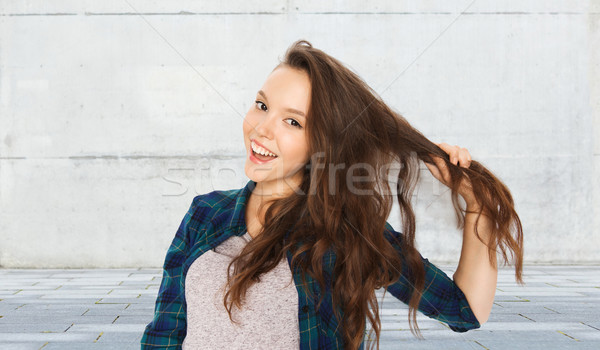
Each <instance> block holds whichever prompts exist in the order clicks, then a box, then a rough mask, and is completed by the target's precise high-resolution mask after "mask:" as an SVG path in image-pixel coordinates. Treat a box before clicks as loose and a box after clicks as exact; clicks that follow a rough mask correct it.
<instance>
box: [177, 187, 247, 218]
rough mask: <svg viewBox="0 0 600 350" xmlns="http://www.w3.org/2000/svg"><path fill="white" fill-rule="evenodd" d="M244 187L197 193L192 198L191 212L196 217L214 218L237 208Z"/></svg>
mask: <svg viewBox="0 0 600 350" xmlns="http://www.w3.org/2000/svg"><path fill="white" fill-rule="evenodd" d="M242 190H243V188H237V189H231V190H215V191H212V192H208V193H204V194H200V195H197V196H196V197H194V199H193V200H192V204H191V207H190V210H189V212H190V214H191V215H192V216H193V217H194V218H195V219H196V220H199V219H203V220H206V219H212V218H213V217H215V216H216V215H218V214H220V213H223V212H225V211H231V210H233V209H235V207H236V203H238V202H240V201H239V197H240V195H241V192H242Z"/></svg>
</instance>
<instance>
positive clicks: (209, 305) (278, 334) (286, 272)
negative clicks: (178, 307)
mask: <svg viewBox="0 0 600 350" xmlns="http://www.w3.org/2000/svg"><path fill="white" fill-rule="evenodd" d="M250 240H252V237H251V236H250V235H249V234H248V232H246V233H245V234H244V235H243V236H232V237H230V238H228V239H227V240H226V241H224V242H223V243H221V244H220V245H219V246H217V247H216V248H215V251H212V250H209V251H207V252H205V253H204V254H202V255H200V256H199V257H198V258H197V259H196V260H195V261H194V262H193V263H192V265H191V266H190V268H189V270H188V272H187V275H186V280H185V300H186V303H187V335H186V337H185V339H184V341H183V349H185V350H193V349H298V348H299V347H300V328H299V325H298V292H297V290H296V286H295V284H294V282H293V279H292V272H291V271H290V267H289V264H288V262H287V259H286V258H285V256H284V257H283V259H282V260H281V261H280V263H279V265H277V267H276V268H275V269H273V270H271V271H269V272H268V273H266V274H264V275H262V276H261V277H260V283H255V284H253V285H252V286H251V287H250V288H249V289H248V291H247V293H246V301H245V303H243V304H242V308H241V309H238V308H237V307H235V306H233V308H232V310H231V312H232V317H233V319H234V320H235V321H238V322H239V324H234V323H232V322H231V320H230V319H229V315H228V313H227V310H225V307H224V306H223V296H224V288H225V284H226V282H227V265H228V264H229V262H230V261H231V259H232V258H233V257H235V256H237V255H238V254H239V253H240V251H241V250H242V249H243V248H244V246H245V245H246V244H247V243H248V242H249V241H250ZM232 272H233V267H232Z"/></svg>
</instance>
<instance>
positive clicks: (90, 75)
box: [0, 0, 600, 267]
mask: <svg viewBox="0 0 600 350" xmlns="http://www.w3.org/2000/svg"><path fill="white" fill-rule="evenodd" d="M0 14H1V15H0V118H1V119H0V265H1V266H3V267H137V266H161V264H162V262H163V259H164V254H165V253H166V250H167V248H168V245H169V243H170V242H171V240H172V238H173V235H174V234H175V232H176V230H177V227H178V226H179V223H180V221H181V219H182V217H183V215H184V214H185V212H186V210H187V209H188V206H189V204H190V202H191V200H192V198H193V197H194V196H195V195H197V194H200V193H206V192H209V191H212V190H213V189H230V188H236V187H240V186H243V185H244V184H245V183H246V181H247V178H246V177H245V174H244V171H243V162H244V155H245V153H244V148H243V140H242V118H243V115H244V114H245V112H246V111H247V109H248V108H249V107H250V106H251V104H252V103H253V97H254V94H255V93H256V90H257V89H258V88H260V86H261V85H262V83H263V82H264V79H265V78H266V76H267V75H268V73H269V72H270V70H271V69H272V68H273V67H274V66H275V64H276V63H277V62H278V57H282V56H283V53H284V52H285V49H286V48H287V47H288V46H289V45H290V44H291V43H292V42H293V41H295V40H297V39H300V38H305V39H307V40H309V41H311V42H312V43H313V45H314V46H315V47H317V48H320V49H322V50H324V51H326V52H328V53H330V54H331V55H333V56H334V57H337V58H339V59H340V60H341V61H343V62H344V63H346V64H347V65H349V66H350V67H351V68H352V69H354V70H355V71H356V72H357V73H358V74H360V75H361V76H362V77H363V78H364V79H365V80H366V81H367V82H368V83H369V84H370V85H371V86H372V87H373V88H374V89H375V90H376V91H378V92H379V93H380V94H381V95H382V97H383V98H384V99H385V100H386V101H387V102H388V103H389V104H390V105H391V106H392V107H393V108H394V109H396V110H397V111H399V112H400V113H402V114H403V115H404V116H405V117H406V118H408V119H409V121H411V122H412V123H413V124H414V125H415V126H416V127H417V128H418V129H420V130H421V131H422V132H423V133H424V134H425V135H426V136H428V137H429V138H430V139H431V140H433V141H436V142H442V141H443V142H448V143H451V144H459V145H461V146H463V147H467V148H468V149H469V150H470V152H471V154H472V155H473V158H474V159H476V160H478V161H480V162H482V163H483V164H484V165H486V166H487V167H488V168H489V169H491V170H492V171H494V173H495V174H497V176H498V177H499V178H500V179H502V180H503V181H504V182H505V183H506V185H507V186H508V187H509V188H510V189H511V191H512V193H513V195H514V200H515V202H516V207H517V210H518V213H519V214H520V217H521V219H522V223H523V228H524V231H525V244H526V247H525V249H526V261H527V262H531V263H533V262H577V263H585V262H598V261H600V253H599V252H600V249H598V247H599V246H600V235H599V232H600V221H599V220H598V218H599V217H600V204H599V200H600V176H599V175H600V157H599V155H600V141H599V140H600V138H599V137H598V136H599V135H598V133H599V127H600V103H599V99H598V97H599V96H600V87H599V82H600V67H599V63H598V62H600V57H599V56H600V55H599V53H600V39H599V38H600V33H599V31H600V29H599V27H600V5H599V3H598V1H589V2H586V1H580V2H573V1H567V0H565V1H554V2H552V3H548V2H546V1H527V2H522V1H516V0H515V1H503V2H502V3H499V2H495V1H455V2H454V1H453V2H449V1H441V0H439V1H427V2H421V1H403V2H396V1H381V2H364V1H349V2H342V1H335V2H333V3H331V4H327V5H326V4H324V2H321V1H316V0H315V1H292V0H290V1H278V0H270V1H230V2H224V1H176V2H168V1H160V2H159V1H134V0H127V1H104V2H98V1H79V0H65V1H54V2H52V3H47V2H45V1H41V0H40V1H16V0H14V1H2V2H1V3H0ZM422 175H423V183H422V184H421V186H420V189H419V192H418V196H415V198H414V200H415V204H416V213H417V223H418V236H419V244H420V249H421V252H422V254H423V255H424V256H426V257H428V258H429V259H430V260H432V261H435V262H442V261H447V262H456V261H457V259H458V256H459V253H460V242H461V232H460V231H459V230H457V228H456V222H455V218H454V212H453V210H452V206H451V203H450V199H449V196H448V194H447V192H444V190H445V188H442V186H443V185H439V184H436V183H434V182H433V181H434V180H433V177H431V176H430V175H429V172H428V171H427V170H426V168H425V167H424V166H423V173H422ZM390 222H391V223H392V224H393V225H394V227H396V228H397V229H398V228H399V221H398V216H397V215H394V216H392V217H391V218H390Z"/></svg>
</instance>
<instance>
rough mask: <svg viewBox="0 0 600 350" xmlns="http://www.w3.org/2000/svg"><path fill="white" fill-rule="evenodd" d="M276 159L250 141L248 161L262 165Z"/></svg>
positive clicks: (272, 154) (273, 155)
mask: <svg viewBox="0 0 600 350" xmlns="http://www.w3.org/2000/svg"><path fill="white" fill-rule="evenodd" d="M275 158H277V156H276V155H275V154H274V153H271V152H269V151H267V150H266V149H264V148H262V147H260V146H259V145H257V144H256V143H254V141H250V160H251V161H252V162H254V163H257V164H264V163H267V162H270V161H272V160H273V159H275Z"/></svg>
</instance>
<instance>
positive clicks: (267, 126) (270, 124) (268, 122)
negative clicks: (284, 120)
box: [254, 113, 276, 139]
mask: <svg viewBox="0 0 600 350" xmlns="http://www.w3.org/2000/svg"><path fill="white" fill-rule="evenodd" d="M275 119H276V118H273V116H272V114H271V113H265V114H264V116H263V117H262V118H260V119H259V121H258V123H257V124H256V126H255V127H254V129H255V130H256V132H258V133H259V134H261V135H263V136H265V137H266V138H269V139H270V138H272V137H273V135H274V128H275Z"/></svg>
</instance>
